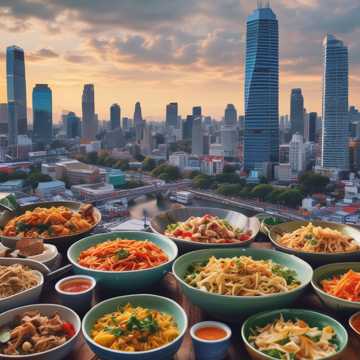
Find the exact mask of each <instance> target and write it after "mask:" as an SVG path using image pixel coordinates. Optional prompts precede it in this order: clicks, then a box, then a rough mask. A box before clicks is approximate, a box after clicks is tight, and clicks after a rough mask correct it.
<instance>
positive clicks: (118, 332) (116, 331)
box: [104, 326, 124, 337]
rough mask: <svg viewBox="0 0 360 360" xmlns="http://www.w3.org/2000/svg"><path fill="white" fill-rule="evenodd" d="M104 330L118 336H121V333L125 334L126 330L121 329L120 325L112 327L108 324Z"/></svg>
mask: <svg viewBox="0 0 360 360" xmlns="http://www.w3.org/2000/svg"><path fill="white" fill-rule="evenodd" d="M104 331H106V332H108V333H110V334H111V335H114V336H116V337H120V336H121V335H123V334H124V331H123V330H122V329H120V328H119V327H111V326H107V327H106V328H105V329H104Z"/></svg>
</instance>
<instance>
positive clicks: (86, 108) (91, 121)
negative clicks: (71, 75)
mask: <svg viewBox="0 0 360 360" xmlns="http://www.w3.org/2000/svg"><path fill="white" fill-rule="evenodd" d="M82 127H83V131H82V137H83V138H84V139H85V140H88V141H89V140H95V137H96V133H97V121H96V118H95V99H94V85H93V84H86V85H84V90H83V94H82Z"/></svg>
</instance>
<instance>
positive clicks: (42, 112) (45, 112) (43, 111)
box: [32, 84, 52, 145]
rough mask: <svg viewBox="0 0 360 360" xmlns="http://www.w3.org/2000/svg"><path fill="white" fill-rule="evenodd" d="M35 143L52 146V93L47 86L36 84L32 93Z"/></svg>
mask: <svg viewBox="0 0 360 360" xmlns="http://www.w3.org/2000/svg"><path fill="white" fill-rule="evenodd" d="M32 106H33V141H34V142H35V143H37V144H44V145H46V144H50V143H51V139H52V93H51V89H50V88H49V86H48V85H47V84H36V85H35V87H34V88H33V92H32Z"/></svg>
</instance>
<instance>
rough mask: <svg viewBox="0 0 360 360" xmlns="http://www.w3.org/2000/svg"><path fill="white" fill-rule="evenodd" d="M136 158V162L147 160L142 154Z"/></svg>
mask: <svg viewBox="0 0 360 360" xmlns="http://www.w3.org/2000/svg"><path fill="white" fill-rule="evenodd" d="M134 157H135V160H136V161H140V162H142V161H144V159H145V156H144V155H142V154H136V155H135V156H134Z"/></svg>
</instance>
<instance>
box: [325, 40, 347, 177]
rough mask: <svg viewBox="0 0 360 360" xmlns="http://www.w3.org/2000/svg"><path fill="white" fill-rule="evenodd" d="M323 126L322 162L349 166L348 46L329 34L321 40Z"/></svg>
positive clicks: (332, 166) (335, 166) (328, 165)
mask: <svg viewBox="0 0 360 360" xmlns="http://www.w3.org/2000/svg"><path fill="white" fill-rule="evenodd" d="M323 46H324V74H323V104H322V112H323V127H322V158H321V166H322V167H324V168H335V169H339V170H348V169H349V118H348V110H349V108H348V91H349V82H348V75H349V64H348V48H347V47H346V46H345V45H344V43H343V42H342V41H340V40H338V39H337V38H336V37H335V36H333V35H330V34H328V35H327V36H326V37H325V39H324V42H323Z"/></svg>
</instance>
